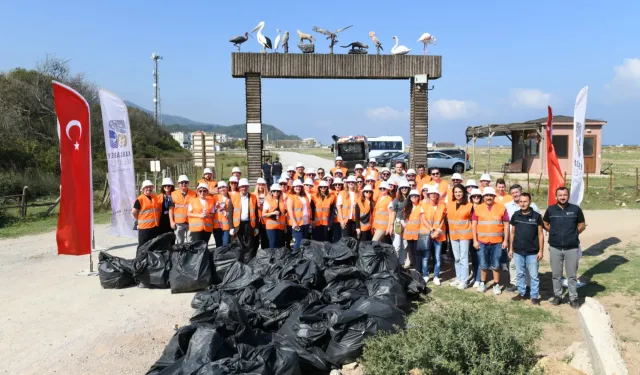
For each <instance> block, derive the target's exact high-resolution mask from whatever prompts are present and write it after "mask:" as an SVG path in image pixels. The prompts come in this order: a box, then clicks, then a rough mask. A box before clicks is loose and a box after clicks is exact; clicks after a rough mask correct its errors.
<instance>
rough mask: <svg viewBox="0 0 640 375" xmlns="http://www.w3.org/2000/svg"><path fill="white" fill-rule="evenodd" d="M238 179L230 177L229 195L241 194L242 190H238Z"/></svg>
mask: <svg viewBox="0 0 640 375" xmlns="http://www.w3.org/2000/svg"><path fill="white" fill-rule="evenodd" d="M238 181H239V180H238V177H236V176H231V177H229V195H232V196H233V195H238V194H240V190H239V189H238Z"/></svg>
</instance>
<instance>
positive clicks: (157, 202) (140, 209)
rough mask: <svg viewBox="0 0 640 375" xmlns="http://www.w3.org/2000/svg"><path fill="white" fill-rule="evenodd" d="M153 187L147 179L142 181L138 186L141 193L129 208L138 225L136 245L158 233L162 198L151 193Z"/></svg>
mask: <svg viewBox="0 0 640 375" xmlns="http://www.w3.org/2000/svg"><path fill="white" fill-rule="evenodd" d="M153 187H154V186H153V182H151V181H149V180H144V181H143V182H142V186H141V187H140V191H141V192H142V194H141V195H140V196H139V197H138V198H136V201H135V202H134V203H133V209H132V210H131V216H133V219H134V220H135V221H136V225H137V227H138V246H140V245H143V244H144V243H145V242H147V241H150V240H152V239H154V238H155V237H156V236H157V235H158V226H159V225H160V214H161V212H162V200H161V199H160V198H158V196H157V195H154V194H153Z"/></svg>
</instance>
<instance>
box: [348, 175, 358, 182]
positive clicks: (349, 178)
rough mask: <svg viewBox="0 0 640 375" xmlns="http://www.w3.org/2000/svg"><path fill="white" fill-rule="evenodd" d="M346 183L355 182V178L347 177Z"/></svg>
mask: <svg viewBox="0 0 640 375" xmlns="http://www.w3.org/2000/svg"><path fill="white" fill-rule="evenodd" d="M347 182H356V177H355V176H349V177H347Z"/></svg>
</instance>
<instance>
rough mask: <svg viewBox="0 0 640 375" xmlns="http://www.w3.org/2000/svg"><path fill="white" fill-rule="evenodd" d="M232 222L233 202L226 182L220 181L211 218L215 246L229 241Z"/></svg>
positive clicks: (226, 243)
mask: <svg viewBox="0 0 640 375" xmlns="http://www.w3.org/2000/svg"><path fill="white" fill-rule="evenodd" d="M232 222H233V204H232V203H231V196H230V195H229V187H228V186H227V183H226V182H224V181H220V183H219V184H218V195H217V196H216V214H215V216H214V220H213V238H215V241H216V247H220V246H227V245H228V244H229V243H230V242H231V229H233V228H232V227H231V224H232Z"/></svg>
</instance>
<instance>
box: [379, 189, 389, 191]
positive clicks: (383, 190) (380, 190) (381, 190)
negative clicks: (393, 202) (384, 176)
mask: <svg viewBox="0 0 640 375" xmlns="http://www.w3.org/2000/svg"><path fill="white" fill-rule="evenodd" d="M378 190H380V191H387V189H385V188H378Z"/></svg>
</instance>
